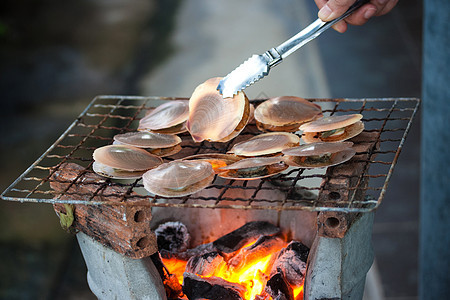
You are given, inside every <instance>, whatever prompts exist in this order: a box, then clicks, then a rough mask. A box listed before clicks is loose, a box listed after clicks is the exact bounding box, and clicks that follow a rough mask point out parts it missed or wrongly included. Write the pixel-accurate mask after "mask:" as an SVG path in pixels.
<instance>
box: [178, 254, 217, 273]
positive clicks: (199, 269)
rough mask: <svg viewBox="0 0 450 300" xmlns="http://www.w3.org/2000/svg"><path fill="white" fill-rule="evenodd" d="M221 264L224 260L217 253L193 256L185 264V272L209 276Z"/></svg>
mask: <svg viewBox="0 0 450 300" xmlns="http://www.w3.org/2000/svg"><path fill="white" fill-rule="evenodd" d="M223 262H224V259H223V257H222V256H221V255H220V254H219V253H218V252H209V253H205V254H202V255H197V256H193V257H191V258H190V259H189V261H188V262H187V265H186V272H188V273H192V274H197V275H202V276H211V275H212V274H213V273H214V271H215V270H216V269H217V267H219V265H220V264H222V263H223Z"/></svg>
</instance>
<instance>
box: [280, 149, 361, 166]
mask: <svg viewBox="0 0 450 300" xmlns="http://www.w3.org/2000/svg"><path fill="white" fill-rule="evenodd" d="M355 154H356V151H355V150H354V149H352V148H348V149H345V150H342V151H339V152H335V153H333V154H331V157H330V160H329V161H327V162H322V163H308V162H305V161H304V160H303V159H304V157H305V156H290V155H286V156H284V161H285V162H286V164H288V165H289V166H292V167H300V168H324V167H331V166H335V165H338V164H341V163H344V162H346V161H348V160H349V159H351V158H352V157H353V156H354V155H355Z"/></svg>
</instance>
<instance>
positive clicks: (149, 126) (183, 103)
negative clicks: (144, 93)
mask: <svg viewBox="0 0 450 300" xmlns="http://www.w3.org/2000/svg"><path fill="white" fill-rule="evenodd" d="M188 116H189V103H188V101H187V100H174V101H169V102H166V103H163V104H161V105H159V106H158V107H156V108H155V109H154V110H153V111H151V112H150V113H149V114H148V115H146V116H145V117H143V118H142V119H141V120H140V121H139V127H138V130H161V129H166V128H171V127H173V126H177V125H179V124H181V123H183V122H185V121H186V120H187V118H188Z"/></svg>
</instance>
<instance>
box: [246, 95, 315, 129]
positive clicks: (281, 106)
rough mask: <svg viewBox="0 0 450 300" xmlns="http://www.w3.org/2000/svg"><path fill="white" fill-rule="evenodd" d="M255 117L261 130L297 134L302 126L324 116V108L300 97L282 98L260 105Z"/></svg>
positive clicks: (272, 99)
mask: <svg viewBox="0 0 450 300" xmlns="http://www.w3.org/2000/svg"><path fill="white" fill-rule="evenodd" d="M254 116H255V120H256V125H257V127H258V129H259V130H262V131H285V132H295V131H297V130H298V127H299V126H300V125H301V124H303V123H306V122H309V121H311V120H314V119H316V118H318V117H320V116H322V108H321V107H320V106H319V105H317V104H314V103H311V102H310V101H308V100H306V99H303V98H300V97H294V96H281V97H275V98H270V99H268V100H266V101H264V102H263V103H261V104H260V105H258V106H257V107H256V109H255V113H254Z"/></svg>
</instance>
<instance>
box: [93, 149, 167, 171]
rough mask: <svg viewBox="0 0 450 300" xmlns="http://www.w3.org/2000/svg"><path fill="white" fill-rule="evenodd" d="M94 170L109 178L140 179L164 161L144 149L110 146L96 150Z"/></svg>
mask: <svg viewBox="0 0 450 300" xmlns="http://www.w3.org/2000/svg"><path fill="white" fill-rule="evenodd" d="M93 158H94V165H93V170H94V172H96V173H97V174H99V175H102V176H104V177H109V178H117V179H125V178H130V179H131V178H139V177H141V176H142V174H143V173H145V172H146V171H148V170H150V169H152V168H155V167H157V166H158V165H160V164H162V162H163V161H162V159H161V158H160V157H158V156H155V155H153V154H150V153H148V152H147V151H145V150H144V149H140V148H136V147H132V146H128V145H109V146H104V147H100V148H97V149H95V151H94V153H93Z"/></svg>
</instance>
